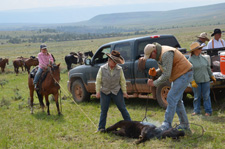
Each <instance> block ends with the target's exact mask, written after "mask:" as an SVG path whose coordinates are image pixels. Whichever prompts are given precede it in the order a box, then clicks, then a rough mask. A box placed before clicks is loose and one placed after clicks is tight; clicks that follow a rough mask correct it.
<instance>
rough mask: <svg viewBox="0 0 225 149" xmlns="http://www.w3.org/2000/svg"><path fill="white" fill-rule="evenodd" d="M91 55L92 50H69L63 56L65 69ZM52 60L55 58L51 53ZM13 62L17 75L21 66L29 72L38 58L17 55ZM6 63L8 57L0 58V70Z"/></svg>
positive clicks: (3, 69) (35, 64) (82, 61)
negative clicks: (67, 53) (68, 52)
mask: <svg viewBox="0 0 225 149" xmlns="http://www.w3.org/2000/svg"><path fill="white" fill-rule="evenodd" d="M92 56H93V52H92V51H88V52H84V53H82V52H77V53H75V52H70V54H69V55H66V56H65V62H66V65H67V70H70V69H71V68H72V67H71V65H72V64H80V65H82V64H84V61H85V59H86V58H88V57H92ZM52 57H53V59H54V61H55V58H54V56H53V55H52ZM12 62H13V66H14V71H15V73H16V75H18V73H19V68H21V70H22V71H27V72H28V74H29V73H30V69H31V67H32V66H34V67H35V66H37V65H38V59H37V58H36V57H35V56H30V58H24V57H22V56H20V57H17V58H16V59H15V60H13V61H12ZM6 65H9V59H7V58H0V68H1V71H2V72H4V71H5V67H6Z"/></svg>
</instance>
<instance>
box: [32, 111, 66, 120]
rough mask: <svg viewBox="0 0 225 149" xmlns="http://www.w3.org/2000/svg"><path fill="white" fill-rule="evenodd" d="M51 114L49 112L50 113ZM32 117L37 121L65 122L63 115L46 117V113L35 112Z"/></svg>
mask: <svg viewBox="0 0 225 149" xmlns="http://www.w3.org/2000/svg"><path fill="white" fill-rule="evenodd" d="M50 112H51V111H50ZM32 116H33V117H35V118H36V119H38V120H44V121H49V122H52V121H55V122H60V123H61V122H65V119H64V116H63V114H61V115H60V116H59V115H58V114H54V115H53V114H51V115H48V114H47V112H42V111H37V112H35V113H34V114H32Z"/></svg>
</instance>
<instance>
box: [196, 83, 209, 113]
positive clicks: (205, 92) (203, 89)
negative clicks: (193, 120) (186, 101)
mask: <svg viewBox="0 0 225 149" xmlns="http://www.w3.org/2000/svg"><path fill="white" fill-rule="evenodd" d="M197 85H198V87H197V88H194V87H193V88H192V90H193V92H194V101H193V106H194V112H195V113H197V114H200V113H201V97H203V105H204V108H205V113H209V114H212V107H211V98H210V82H204V83H197Z"/></svg>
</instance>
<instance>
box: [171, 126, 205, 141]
mask: <svg viewBox="0 0 225 149" xmlns="http://www.w3.org/2000/svg"><path fill="white" fill-rule="evenodd" d="M183 124H191V125H196V126H199V127H201V129H202V134H201V135H199V136H197V137H194V138H191V139H190V140H195V139H198V138H201V137H202V136H203V135H204V132H205V130H204V128H203V126H202V125H199V124H195V123H183ZM177 126H178V125H177V124H175V125H174V127H173V128H176V127H177Z"/></svg>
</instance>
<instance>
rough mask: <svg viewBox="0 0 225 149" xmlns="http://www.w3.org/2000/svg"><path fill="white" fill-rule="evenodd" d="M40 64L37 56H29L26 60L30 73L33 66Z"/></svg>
mask: <svg viewBox="0 0 225 149" xmlns="http://www.w3.org/2000/svg"><path fill="white" fill-rule="evenodd" d="M38 64H39V62H38V59H37V58H29V59H27V60H25V68H26V69H27V72H28V74H29V73H30V67H31V66H37V65H38Z"/></svg>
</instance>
